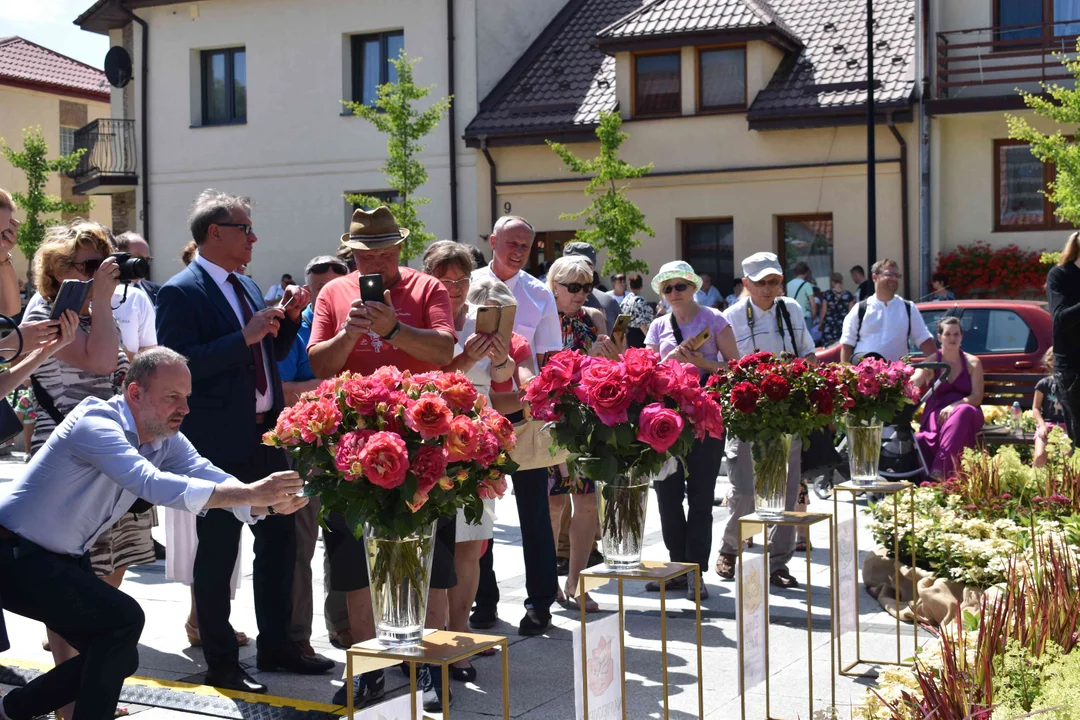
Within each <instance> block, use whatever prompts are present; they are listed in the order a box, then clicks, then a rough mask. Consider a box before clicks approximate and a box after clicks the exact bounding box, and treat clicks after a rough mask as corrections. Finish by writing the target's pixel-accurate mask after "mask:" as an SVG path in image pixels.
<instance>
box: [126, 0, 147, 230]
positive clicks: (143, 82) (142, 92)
mask: <svg viewBox="0 0 1080 720" xmlns="http://www.w3.org/2000/svg"><path fill="white" fill-rule="evenodd" d="M117 7H118V8H120V12H122V13H124V14H125V15H127V16H128V17H129V18H131V20H132V21H133V22H137V23H138V24H139V26H140V27H142V51H141V52H142V62H141V63H140V65H141V66H142V67H141V68H140V69H139V106H140V112H141V113H142V118H141V121H142V122H140V123H139V124H140V125H141V127H140V128H139V129H140V132H141V135H142V175H143V189H142V191H143V192H142V221H143V227H142V230H143V237H145V238H146V241H147V242H148V243H150V242H152V240H151V239H150V119H149V118H150V115H149V111H148V108H149V105H148V103H147V96H148V95H149V85H148V82H147V78H148V77H149V74H148V71H147V67H146V65H147V58H149V57H150V26H149V25H147V24H146V21H145V20H143V19H142V18H141V17H139V16H138V15H136V14H135V13H133V12H131V10H129V9H128V8H126V7H124V4H123V3H122V2H119V3H117Z"/></svg>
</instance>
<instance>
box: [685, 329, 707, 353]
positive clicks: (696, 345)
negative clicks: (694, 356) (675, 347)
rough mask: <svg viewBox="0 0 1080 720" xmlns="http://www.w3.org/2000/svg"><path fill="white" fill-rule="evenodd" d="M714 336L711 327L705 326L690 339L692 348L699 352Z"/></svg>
mask: <svg viewBox="0 0 1080 720" xmlns="http://www.w3.org/2000/svg"><path fill="white" fill-rule="evenodd" d="M711 337H712V331H711V330H709V328H705V329H704V330H702V331H701V332H699V333H698V334H697V335H695V336H694V337H692V338H691V339H690V349H691V350H693V351H694V352H697V351H698V350H700V349H701V346H702V345H704V344H705V343H707V342H709V338H711Z"/></svg>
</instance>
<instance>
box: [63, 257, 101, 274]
mask: <svg viewBox="0 0 1080 720" xmlns="http://www.w3.org/2000/svg"><path fill="white" fill-rule="evenodd" d="M103 262H105V258H90V259H89V260H83V261H82V262H73V263H71V267H73V268H75V269H76V270H78V271H79V272H80V273H82V274H83V275H93V274H94V273H96V272H97V270H98V268H99V267H101V263H103Z"/></svg>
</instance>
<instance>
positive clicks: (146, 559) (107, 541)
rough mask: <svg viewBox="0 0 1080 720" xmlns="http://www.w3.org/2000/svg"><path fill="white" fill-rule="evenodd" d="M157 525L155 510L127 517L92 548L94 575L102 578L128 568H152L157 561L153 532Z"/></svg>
mask: <svg viewBox="0 0 1080 720" xmlns="http://www.w3.org/2000/svg"><path fill="white" fill-rule="evenodd" d="M156 524H157V514H156V512H155V510H154V509H153V508H151V509H150V510H149V511H148V512H144V513H140V514H138V515H136V514H134V513H124V515H123V517H121V518H120V519H119V520H117V521H116V524H115V525H113V526H112V527H111V528H109V529H108V530H106V531H105V532H103V533H102V534H101V537H99V538H98V539H97V542H95V543H94V546H93V547H91V548H90V564H91V565H92V566H93V568H94V574H95V575H97V576H98V577H103V576H105V575H112V574H113V572H115V571H116V569H117V568H122V567H127V566H128V565H153V564H154V562H155V561H156V559H157V558H156V557H155V555H154V538H153V537H151V535H150V528H152V527H153V526H154V525H156Z"/></svg>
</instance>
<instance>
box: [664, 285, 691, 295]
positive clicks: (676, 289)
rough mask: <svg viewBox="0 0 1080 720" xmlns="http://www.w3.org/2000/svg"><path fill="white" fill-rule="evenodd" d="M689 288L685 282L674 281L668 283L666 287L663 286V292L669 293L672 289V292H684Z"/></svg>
mask: <svg viewBox="0 0 1080 720" xmlns="http://www.w3.org/2000/svg"><path fill="white" fill-rule="evenodd" d="M689 288H690V286H689V285H688V284H687V283H675V284H674V285H668V286H667V287H665V288H664V294H665V295H670V294H671V293H672V291H674V292H686V291H687V290H688V289H689Z"/></svg>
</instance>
